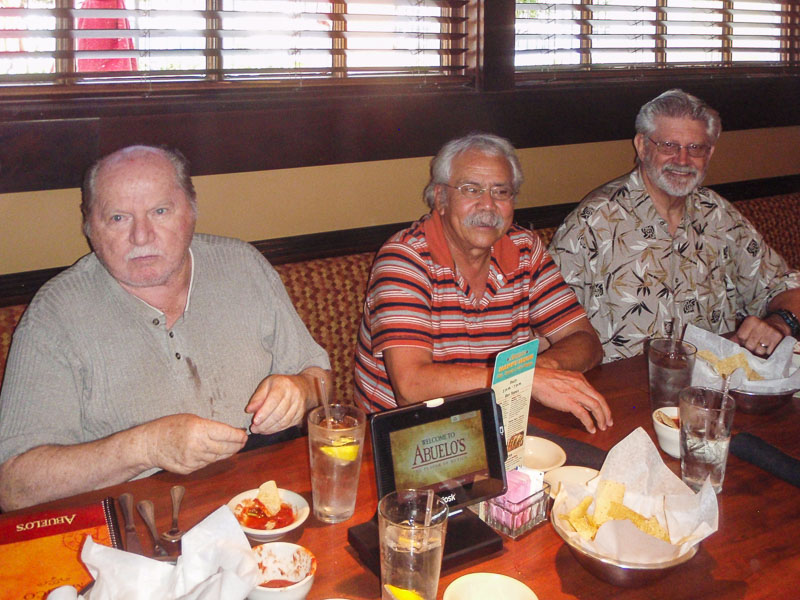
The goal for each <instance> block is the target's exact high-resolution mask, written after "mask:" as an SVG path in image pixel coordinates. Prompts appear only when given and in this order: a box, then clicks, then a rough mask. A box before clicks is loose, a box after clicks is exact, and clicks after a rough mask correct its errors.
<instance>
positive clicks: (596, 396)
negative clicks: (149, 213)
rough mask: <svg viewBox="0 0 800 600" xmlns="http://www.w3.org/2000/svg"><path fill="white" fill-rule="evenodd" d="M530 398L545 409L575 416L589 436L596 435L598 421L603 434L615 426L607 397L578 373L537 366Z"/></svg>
mask: <svg viewBox="0 0 800 600" xmlns="http://www.w3.org/2000/svg"><path fill="white" fill-rule="evenodd" d="M531 395H532V396H533V398H534V400H537V401H538V402H539V403H540V404H543V405H544V406H548V407H550V408H554V409H555V410H561V411H564V412H570V413H572V414H573V415H575V416H576V417H577V418H578V419H579V420H580V422H581V423H583V426H584V427H585V428H586V431H588V432H589V433H594V432H595V421H596V422H597V427H599V428H600V429H601V430H602V431H605V430H606V429H607V428H608V427H611V426H612V425H613V424H614V421H613V419H612V418H611V409H610V408H609V407H608V404H607V403H606V400H605V398H603V396H602V395H601V394H600V392H598V391H597V390H595V389H594V388H593V387H592V386H591V385H590V384H589V382H588V381H586V378H585V377H584V376H583V375H582V374H581V373H578V372H576V371H563V370H560V369H551V368H547V367H540V366H539V365H537V366H536V376H535V377H534V379H533V390H532V392H531ZM592 417H594V418H592Z"/></svg>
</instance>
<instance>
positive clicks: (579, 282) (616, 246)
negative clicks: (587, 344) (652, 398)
mask: <svg viewBox="0 0 800 600" xmlns="http://www.w3.org/2000/svg"><path fill="white" fill-rule="evenodd" d="M549 249H550V253H551V254H552V255H553V259H554V260H555V262H556V264H558V266H559V267H560V269H561V274H562V275H563V277H564V279H565V280H566V282H567V283H568V284H569V285H570V287H571V288H572V289H573V290H574V291H575V293H576V294H577V296H578V300H579V301H580V302H581V304H583V307H584V308H585V309H586V312H587V314H588V316H589V319H590V321H591V322H592V325H593V326H594V328H595V330H596V331H597V334H598V335H599V336H600V340H601V341H602V343H603V350H604V362H609V361H612V360H617V359H620V358H626V357H628V356H634V355H636V354H640V353H641V352H642V351H643V350H642V343H643V341H644V340H645V339H646V338H648V337H650V336H666V335H669V334H670V333H671V331H672V328H673V327H675V328H677V329H676V331H677V332H678V333H682V331H683V328H684V327H685V326H686V324H687V323H693V324H694V325H696V326H698V327H701V328H703V329H706V330H707V331H711V332H714V333H724V332H728V331H733V330H734V329H735V328H736V325H737V320H738V319H741V318H743V317H745V316H747V315H756V316H761V315H763V313H764V312H765V310H766V306H767V304H768V303H769V301H770V300H771V299H772V298H773V297H774V296H775V295H777V294H778V293H780V292H782V291H784V290H787V289H791V288H797V287H800V272H798V271H794V270H791V269H790V268H789V267H788V265H787V264H786V261H785V260H784V259H783V258H782V257H781V256H780V255H779V254H778V253H777V252H775V251H774V250H772V249H771V248H770V247H769V246H768V245H767V244H766V243H765V242H764V239H763V237H762V236H761V234H760V233H758V231H756V229H755V227H753V225H752V224H751V223H750V222H749V221H748V220H747V219H746V218H745V217H744V216H742V215H741V213H739V211H738V210H736V209H735V208H734V207H733V206H732V205H731V203H730V202H728V201H727V200H725V199H724V198H721V197H720V196H719V195H717V194H716V193H715V192H713V191H712V190H710V189H707V188H702V187H700V188H697V189H696V190H695V191H694V192H692V193H691V194H690V195H689V196H687V198H686V212H685V213H684V216H683V220H682V222H681V224H680V225H679V226H678V229H677V231H676V232H675V235H674V236H672V235H670V233H669V230H668V227H667V223H666V221H665V220H664V219H663V218H661V216H660V215H659V214H658V212H657V211H656V209H655V206H654V205H653V202H652V200H651V199H650V195H649V194H648V193H647V189H646V188H645V185H644V182H643V180H642V176H641V173H640V172H639V169H638V168H637V169H634V170H633V171H632V172H630V173H628V174H627V175H624V176H622V177H620V178H618V179H615V180H614V181H611V182H609V183H607V184H605V185H604V186H602V187H600V188H598V189H596V190H595V191H593V192H591V193H590V194H589V195H588V196H586V198H584V199H583V200H582V201H581V203H580V204H579V205H578V207H577V208H576V209H575V210H574V211H573V212H572V213H570V215H569V216H568V217H567V218H566V219H565V220H564V223H562V225H561V226H560V227H559V228H558V230H557V231H556V233H555V235H554V236H553V239H552V241H551V242H550V248H549Z"/></svg>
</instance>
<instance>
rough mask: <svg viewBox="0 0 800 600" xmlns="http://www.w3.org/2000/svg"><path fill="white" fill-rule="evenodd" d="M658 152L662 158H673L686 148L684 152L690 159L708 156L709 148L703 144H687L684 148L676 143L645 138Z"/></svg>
mask: <svg viewBox="0 0 800 600" xmlns="http://www.w3.org/2000/svg"><path fill="white" fill-rule="evenodd" d="M647 139H648V140H650V141H651V142H653V145H654V146H655V147H656V149H657V150H658V153H659V154H663V155H664V156H675V155H676V154H680V151H681V150H683V149H684V148H686V152H688V153H689V156H691V157H692V158H703V157H705V156H707V155H708V151H709V150H711V146H706V145H705V144H687V145H686V146H681V145H680V144H678V143H676V142H657V141H655V140H654V139H653V138H651V137H649V138H647Z"/></svg>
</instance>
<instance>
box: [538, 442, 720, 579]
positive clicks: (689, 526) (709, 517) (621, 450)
mask: <svg viewBox="0 0 800 600" xmlns="http://www.w3.org/2000/svg"><path fill="white" fill-rule="evenodd" d="M632 457H636V459H632ZM550 520H551V522H552V524H553V527H554V528H555V530H556V532H557V533H558V534H559V535H560V536H561V538H562V539H563V540H564V542H565V543H566V544H567V546H568V548H569V550H570V552H571V553H572V555H573V556H574V557H575V559H576V560H577V561H578V562H579V563H580V564H581V565H582V566H583V567H584V568H586V569H587V570H588V571H589V572H590V573H592V574H593V575H595V576H596V577H598V578H600V579H602V580H604V581H607V582H609V583H612V584H614V585H618V586H624V587H637V586H641V585H645V584H647V583H649V582H651V581H653V580H655V579H658V578H661V577H663V576H665V575H666V574H667V573H669V572H671V571H673V570H674V569H677V568H678V567H680V566H681V565H683V564H684V563H686V562H687V561H689V560H691V558H692V557H693V556H694V555H695V554H696V553H697V549H698V546H699V544H700V542H701V540H703V539H705V538H706V537H707V536H709V535H711V534H712V533H713V532H715V531H716V530H717V524H718V512H717V497H716V494H715V493H714V490H713V488H712V487H711V485H710V483H709V482H708V481H707V482H706V483H705V484H704V486H703V487H702V488H701V490H700V491H699V492H697V493H695V492H693V491H692V490H691V489H690V488H689V487H688V486H686V484H684V483H683V482H682V481H681V480H680V478H679V477H677V476H676V475H675V474H674V473H673V472H672V471H671V470H670V469H669V468H668V467H667V466H666V465H665V464H664V462H663V461H662V460H661V456H660V454H659V452H658V449H657V448H656V447H655V445H654V444H653V442H652V440H651V439H650V436H649V435H647V433H646V432H645V431H644V429H642V428H638V429H636V430H634V431H633V432H632V433H631V434H630V435H628V437H626V438H625V439H624V440H622V441H621V442H619V443H618V444H617V445H616V446H614V448H612V449H611V450H610V451H609V453H608V456H607V457H606V460H605V462H604V463H603V467H602V469H601V470H600V475H599V476H598V477H596V478H595V479H593V480H591V481H590V482H589V483H587V484H572V483H569V482H567V483H562V487H561V490H560V492H559V494H558V496H556V499H555V501H554V504H553V508H552V510H551V512H550Z"/></svg>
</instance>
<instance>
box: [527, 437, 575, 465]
mask: <svg viewBox="0 0 800 600" xmlns="http://www.w3.org/2000/svg"><path fill="white" fill-rule="evenodd" d="M565 462H567V455H566V453H565V452H564V450H563V449H562V448H561V446H559V445H558V444H556V443H555V442H551V441H550V440H546V439H545V438H541V437H535V436H532V435H528V436H525V454H524V455H523V457H522V464H523V465H525V466H526V467H528V468H529V469H537V470H539V471H549V470H550V469H555V468H556V467H560V466H561V465H563V464H564V463H565Z"/></svg>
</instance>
